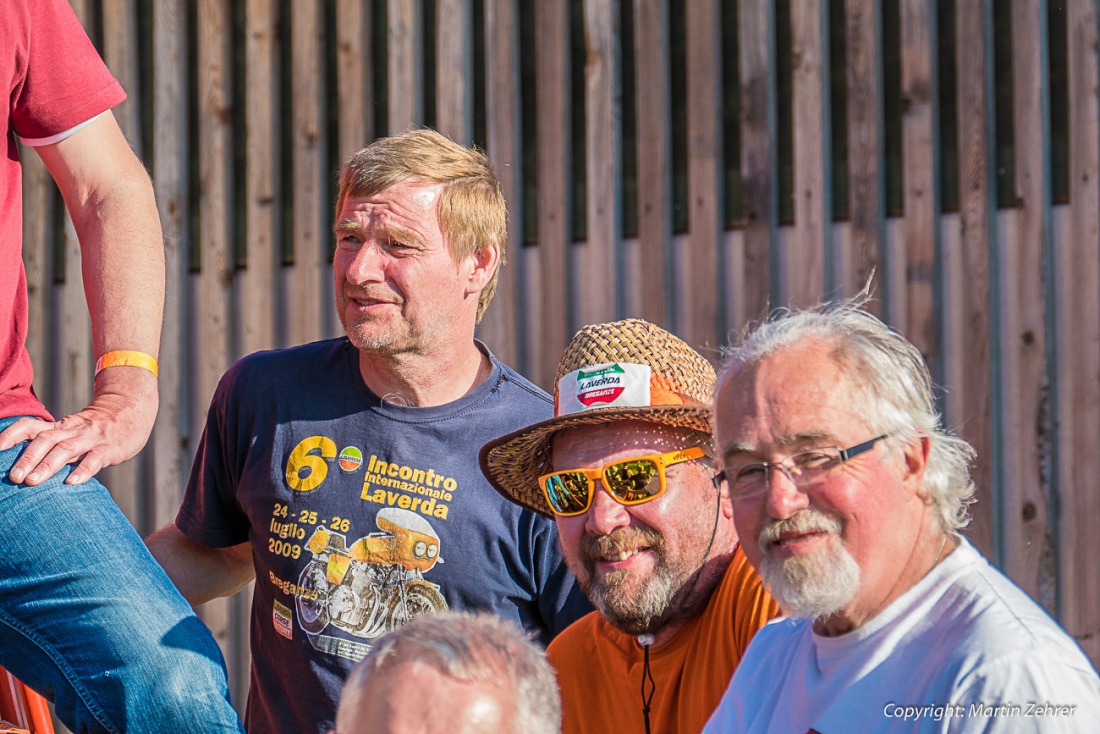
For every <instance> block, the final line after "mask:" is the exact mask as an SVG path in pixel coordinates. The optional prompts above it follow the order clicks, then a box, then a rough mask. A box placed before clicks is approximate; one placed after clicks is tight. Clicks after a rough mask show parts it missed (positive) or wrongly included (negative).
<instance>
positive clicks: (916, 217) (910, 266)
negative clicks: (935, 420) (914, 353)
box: [887, 0, 969, 364]
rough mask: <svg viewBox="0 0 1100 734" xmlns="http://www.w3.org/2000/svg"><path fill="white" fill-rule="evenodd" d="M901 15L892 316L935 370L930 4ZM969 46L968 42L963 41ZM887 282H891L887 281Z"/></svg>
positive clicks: (903, 7) (924, 0)
mask: <svg viewBox="0 0 1100 734" xmlns="http://www.w3.org/2000/svg"><path fill="white" fill-rule="evenodd" d="M899 3H900V11H901V85H902V92H901V95H902V108H903V112H902V136H903V141H902V156H903V157H904V162H905V171H904V175H903V178H904V185H905V194H904V198H903V200H904V207H905V240H904V248H903V251H904V255H905V258H904V261H903V262H901V263H897V266H899V267H902V268H903V270H904V272H905V283H906V288H905V290H904V292H902V293H899V294H896V297H895V301H896V303H897V305H898V306H899V307H900V310H898V311H893V312H892V313H894V314H896V316H894V318H896V319H898V323H897V324H895V325H896V326H898V327H900V328H901V329H902V330H903V331H904V332H905V335H906V337H908V338H909V340H910V341H911V342H913V344H915V345H916V346H917V347H918V348H919V349H920V350H921V353H922V354H923V355H924V358H925V359H926V360H928V363H929V364H934V362H935V360H936V359H938V358H939V346H938V343H939V334H938V328H937V325H936V322H935V312H936V309H935V287H934V276H935V257H936V250H937V247H936V243H937V242H938V241H939V230H938V226H939V213H940V203H939V185H938V181H937V176H938V171H937V163H936V160H937V156H938V155H939V152H938V148H937V146H938V142H939V141H938V138H937V136H936V101H935V90H936V85H937V80H936V77H935V75H934V73H933V69H934V66H935V53H936V43H935V36H934V31H935V0H899ZM967 43H969V40H968V41H967ZM887 280H891V279H890V278H888V279H887Z"/></svg>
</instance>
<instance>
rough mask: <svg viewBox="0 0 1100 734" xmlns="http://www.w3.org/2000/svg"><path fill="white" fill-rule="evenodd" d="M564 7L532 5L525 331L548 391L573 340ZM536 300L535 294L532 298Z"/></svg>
mask: <svg viewBox="0 0 1100 734" xmlns="http://www.w3.org/2000/svg"><path fill="white" fill-rule="evenodd" d="M568 19H569V15H568V3H567V2H566V1H565V0H546V1H545V2H539V3H536V4H535V24H536V27H537V28H538V33H536V34H535V55H536V57H537V58H538V62H537V64H536V65H535V74H536V79H535V94H536V100H537V101H536V105H537V107H538V123H537V124H538V134H537V137H538V141H537V145H538V248H537V249H538V259H537V261H535V262H533V263H532V265H536V264H537V266H538V267H537V269H536V268H534V267H532V268H531V269H530V271H529V272H530V274H531V277H530V279H529V283H530V284H531V289H532V291H534V289H535V287H536V286H537V288H538V294H537V296H536V297H534V298H533V299H532V301H531V304H532V309H531V311H530V313H531V316H532V321H531V323H534V324H539V328H538V329H529V330H528V339H529V342H528V343H529V345H530V354H531V366H530V369H529V373H530V377H531V379H533V380H534V381H535V382H537V383H538V384H539V385H541V386H542V387H543V388H546V389H552V388H553V385H552V383H553V381H554V373H555V372H556V370H557V367H558V360H560V359H561V355H562V352H563V351H564V350H565V345H566V344H567V343H568V341H569V339H570V338H571V337H572V328H573V327H574V326H575V324H572V323H570V311H569V306H568V297H569V293H570V285H569V278H568V270H567V269H566V264H567V262H568V257H569V249H570V240H571V237H570V235H571V222H572V220H571V216H570V209H569V177H570V165H569V160H570V157H569V153H570V150H571V139H570V133H569V130H570V127H569V115H570V99H569V75H570V62H569V36H568V29H569V24H568ZM533 295H534V294H533Z"/></svg>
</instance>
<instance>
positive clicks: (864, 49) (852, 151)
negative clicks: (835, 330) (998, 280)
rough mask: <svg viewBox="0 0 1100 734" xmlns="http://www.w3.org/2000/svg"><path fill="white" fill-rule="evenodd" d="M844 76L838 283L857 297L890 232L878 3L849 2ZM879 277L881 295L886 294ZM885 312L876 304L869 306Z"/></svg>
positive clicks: (876, 265) (875, 267)
mask: <svg viewBox="0 0 1100 734" xmlns="http://www.w3.org/2000/svg"><path fill="white" fill-rule="evenodd" d="M844 20H845V25H846V32H845V34H844V38H845V42H846V48H845V56H846V63H845V71H846V76H847V83H848V110H847V111H848V131H847V139H848V191H849V195H848V207H849V212H850V215H849V216H850V222H851V229H850V236H851V240H850V243H849V244H848V246H846V247H843V248H839V247H838V248H837V251H838V253H839V254H840V257H839V258H838V261H837V264H836V268H837V269H836V271H835V273H836V278H835V280H836V282H837V283H839V284H840V292H841V295H842V296H849V297H850V296H853V295H855V294H856V293H857V292H859V290H860V289H861V288H862V287H863V286H864V284H866V283H867V279H868V278H870V277H871V273H874V272H876V271H877V270H878V269H879V260H880V255H879V253H880V252H881V248H882V247H883V246H884V244H885V240H886V230H885V220H886V191H885V179H886V160H885V158H884V155H883V149H884V142H883V139H884V133H883V127H884V125H883V112H882V105H883V93H882V47H881V44H882V15H881V10H880V5H879V3H867V2H864V0H845V3H844ZM882 277H883V274H882V273H881V272H880V273H879V274H878V277H877V280H878V281H879V283H878V284H877V290H879V291H881V290H882ZM867 306H868V308H869V309H871V310H872V311H873V312H875V313H878V312H880V311H881V308H880V304H879V302H878V301H877V300H875V301H872V302H870V303H868V304H867Z"/></svg>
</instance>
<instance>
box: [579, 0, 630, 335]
mask: <svg viewBox="0 0 1100 734" xmlns="http://www.w3.org/2000/svg"><path fill="white" fill-rule="evenodd" d="M584 41H585V49H586V63H585V67H584V89H585V151H586V156H585V168H586V179H587V181H588V191H587V195H588V240H587V241H585V242H583V243H580V244H578V246H577V247H576V248H575V249H574V253H575V255H576V259H575V261H574V263H573V265H574V272H575V273H576V278H577V283H578V284H579V285H580V288H579V289H578V292H577V294H576V298H577V301H576V306H577V317H578V319H579V321H580V323H581V324H594V323H599V322H602V321H611V320H614V319H615V317H616V313H617V312H618V310H619V308H620V301H619V299H618V297H617V293H618V291H619V289H620V288H621V287H622V286H621V282H620V278H619V273H618V272H617V270H616V266H617V264H618V260H619V249H620V247H621V243H620V239H621V237H622V223H621V221H620V215H619V212H620V207H621V205H622V187H621V185H620V175H621V173H622V155H621V145H622V135H621V127H620V125H621V115H622V112H621V107H620V103H619V0H607V2H600V3H591V2H590V3H585V5H584Z"/></svg>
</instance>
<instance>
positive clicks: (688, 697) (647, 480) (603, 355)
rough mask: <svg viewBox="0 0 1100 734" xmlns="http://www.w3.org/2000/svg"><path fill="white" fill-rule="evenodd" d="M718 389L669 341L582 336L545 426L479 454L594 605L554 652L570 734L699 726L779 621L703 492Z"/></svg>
mask: <svg viewBox="0 0 1100 734" xmlns="http://www.w3.org/2000/svg"><path fill="white" fill-rule="evenodd" d="M713 389H714V369H713V368H712V367H711V365H710V363H709V362H707V360H706V359H704V358H703V357H702V356H701V355H699V354H698V353H697V352H696V351H694V350H693V349H691V347H689V346H688V345H687V344H685V343H684V342H683V341H681V340H680V339H678V338H676V337H675V336H673V335H672V334H669V333H668V332H667V331H664V330H663V329H660V328H658V327H656V326H654V325H653V324H650V323H647V322H645V321H640V320H636V319H631V320H626V321H618V322H615V323H610V324H598V325H594V326H587V327H585V328H584V329H581V331H579V332H578V333H577V335H576V336H575V337H574V338H573V340H572V342H570V344H569V346H568V347H567V348H566V350H565V354H564V356H563V357H562V360H561V363H560V364H559V366H558V373H557V381H556V387H555V394H554V406H555V411H554V414H555V415H554V418H552V419H550V420H546V421H542V422H540V423H536V424H534V425H531V426H529V427H527V428H524V429H522V430H519V431H516V432H514V433H511V434H509V435H507V436H503V437H502V438H498V439H496V440H494V441H491V442H490V443H488V444H487V445H486V446H485V447H483V448H482V450H481V468H482V471H484V472H485V475H486V477H488V479H489V481H490V483H492V485H493V486H494V487H496V489H497V490H498V491H499V492H500V493H501V494H503V495H504V496H505V497H507V498H509V499H510V500H512V501H513V502H516V503H518V504H520V505H522V506H523V507H527V508H529V509H532V510H534V511H536V512H538V513H541V514H543V515H548V516H553V517H554V519H555V521H556V522H557V526H558V534H559V536H560V539H561V544H562V553H563V555H564V557H565V560H566V563H568V564H569V567H570V569H572V571H573V573H574V574H575V575H576V576H577V578H578V580H579V582H580V584H581V586H582V588H583V589H584V590H585V593H586V594H588V597H589V599H590V600H591V601H592V602H593V604H594V605H595V606H596V608H597V609H598V613H596V612H593V613H592V614H590V615H588V616H587V617H584V618H583V619H581V620H580V621H578V622H577V623H576V624H574V625H572V626H571V627H570V628H569V629H567V630H566V631H565V632H564V633H562V634H561V635H560V636H559V637H558V638H557V639H555V640H554V642H553V643H552V644H551V645H550V648H549V650H548V656H549V658H550V662H551V664H552V665H553V666H554V668H555V670H556V671H557V674H558V680H559V683H560V685H561V689H562V714H563V721H562V730H563V731H564V732H566V734H575V733H576V732H605V731H646V732H649V731H655V732H670V731H676V732H698V731H700V730H701V729H702V727H703V725H704V724H705V723H706V720H707V718H708V716H709V715H710V713H711V711H712V710H713V709H714V707H715V706H716V705H717V704H718V701H719V699H720V698H721V696H722V693H723V691H724V690H725V687H726V685H727V683H728V681H729V678H730V675H731V674H732V673H733V670H734V668H736V666H737V663H738V661H739V660H740V657H741V653H742V652H743V651H744V650H745V648H746V647H747V646H748V643H749V640H750V639H751V638H752V636H753V635H754V634H755V633H756V631H757V630H758V629H759V628H760V627H761V626H763V625H764V623H765V622H767V621H768V619H770V618H772V617H774V616H776V615H777V614H778V608H777V606H776V605H775V603H774V602H773V601H772V600H771V597H770V596H769V595H768V593H767V591H766V590H765V589H764V587H763V586H762V584H761V582H760V579H759V577H758V576H757V575H756V573H755V572H754V571H753V570H752V568H751V566H749V565H748V562H747V561H746V559H745V555H744V553H743V552H742V551H741V549H740V546H739V544H738V540H737V534H736V531H735V530H734V527H733V522H732V509H731V505H730V499H729V496H728V494H727V493H726V491H725V489H724V488H716V487H715V486H714V484H713V483H712V481H711V480H712V478H713V476H714V474H715V472H716V468H717V467H716V465H715V460H714V450H713V446H712V441H711V432H710V417H709V404H710V400H711V393H712V391H713ZM639 690H640V691H641V694H640V695H639V694H638V693H637V691H639ZM628 696H630V697H635V698H634V704H633V705H631V704H630V700H631V699H630V698H628Z"/></svg>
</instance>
